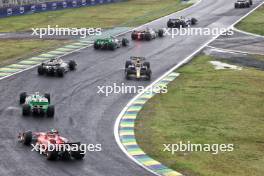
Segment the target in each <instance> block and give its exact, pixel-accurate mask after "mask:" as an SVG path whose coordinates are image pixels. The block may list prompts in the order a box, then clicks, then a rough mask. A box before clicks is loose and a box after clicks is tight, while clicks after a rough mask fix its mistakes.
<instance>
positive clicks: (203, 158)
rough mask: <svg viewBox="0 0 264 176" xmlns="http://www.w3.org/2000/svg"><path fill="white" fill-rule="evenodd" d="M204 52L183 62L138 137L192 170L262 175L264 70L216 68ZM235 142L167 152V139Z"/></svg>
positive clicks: (158, 154)
mask: <svg viewBox="0 0 264 176" xmlns="http://www.w3.org/2000/svg"><path fill="white" fill-rule="evenodd" d="M213 59H214V58H212V57H210V56H203V55H202V56H199V57H196V58H194V59H193V61H192V62H191V63H189V64H188V65H186V66H184V67H182V68H180V69H179V70H177V72H179V73H181V75H180V77H178V78H177V79H176V80H175V81H173V82H171V83H170V84H169V86H168V90H169V92H168V93H167V94H163V95H156V96H155V97H153V98H152V99H151V100H150V101H149V102H147V104H146V105H145V106H144V108H143V110H142V111H141V112H140V114H139V117H138V118H137V120H136V127H135V128H136V138H137V141H138V143H139V145H140V147H141V148H142V149H143V150H144V151H145V152H146V153H147V154H148V155H150V156H151V157H153V158H154V159H156V160H158V161H160V162H161V163H163V164H165V165H167V166H168V167H170V168H172V169H175V170H177V171H180V172H182V173H184V174H186V175H191V176H192V175H195V176H197V175H202V176H212V175H214V176H226V175H232V176H248V175H254V176H262V175H263V173H264V167H263V166H264V116H263V115H264V108H263V105H264V89H263V85H264V72H263V71H259V70H255V69H252V68H243V70H241V71H237V70H218V71H216V70H214V68H213V66H212V65H211V64H210V63H208V61H210V60H213ZM180 141H183V142H185V143H187V141H191V143H194V144H197V143H198V144H207V143H208V144H214V143H216V144H229V143H230V144H234V146H235V149H234V151H233V152H222V153H219V154H217V155H213V154H211V153H209V152H186V153H182V152H177V153H176V154H174V155H172V154H171V153H169V152H164V151H163V149H164V147H163V144H178V143H179V142H180Z"/></svg>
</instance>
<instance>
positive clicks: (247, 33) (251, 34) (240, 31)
mask: <svg viewBox="0 0 264 176" xmlns="http://www.w3.org/2000/svg"><path fill="white" fill-rule="evenodd" d="M233 30H234V31H236V32H239V33H242V34H246V35H250V36H253V37H259V38H264V36H262V35H259V34H253V33H251V32H246V31H242V30H240V29H237V28H235V27H234V29H233Z"/></svg>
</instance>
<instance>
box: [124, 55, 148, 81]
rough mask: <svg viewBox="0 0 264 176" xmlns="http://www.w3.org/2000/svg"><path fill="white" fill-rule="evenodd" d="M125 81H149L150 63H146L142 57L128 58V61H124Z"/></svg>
mask: <svg viewBox="0 0 264 176" xmlns="http://www.w3.org/2000/svg"><path fill="white" fill-rule="evenodd" d="M125 76H126V79H128V80H129V79H131V78H136V79H142V78H143V79H146V80H150V79H151V69H150V63H149V62H147V61H146V58H144V57H135V56H132V57H130V60H128V61H126V65H125Z"/></svg>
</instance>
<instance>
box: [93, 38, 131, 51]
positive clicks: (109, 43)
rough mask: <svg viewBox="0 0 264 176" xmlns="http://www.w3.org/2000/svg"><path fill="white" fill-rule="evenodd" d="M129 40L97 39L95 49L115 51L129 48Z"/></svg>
mask: <svg viewBox="0 0 264 176" xmlns="http://www.w3.org/2000/svg"><path fill="white" fill-rule="evenodd" d="M128 43H129V41H128V39H126V38H123V39H122V40H119V39H117V38H114V37H110V38H105V39H97V40H95V41H94V49H105V50H115V49H117V48H120V47H121V46H128Z"/></svg>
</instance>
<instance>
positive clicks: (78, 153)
mask: <svg viewBox="0 0 264 176" xmlns="http://www.w3.org/2000/svg"><path fill="white" fill-rule="evenodd" d="M84 155H85V154H84V153H82V152H81V151H80V150H78V151H72V152H71V156H72V157H73V158H75V159H76V160H81V159H83V157H84Z"/></svg>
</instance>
